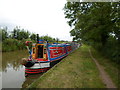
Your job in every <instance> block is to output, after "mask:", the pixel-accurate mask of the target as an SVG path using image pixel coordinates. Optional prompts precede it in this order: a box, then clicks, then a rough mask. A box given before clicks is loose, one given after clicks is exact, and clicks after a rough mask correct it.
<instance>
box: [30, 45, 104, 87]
mask: <svg viewBox="0 0 120 90" xmlns="http://www.w3.org/2000/svg"><path fill="white" fill-rule="evenodd" d="M28 88H105V85H104V84H103V82H102V80H101V78H100V76H99V71H98V69H97V67H96V65H95V63H94V61H93V60H92V59H91V57H90V55H89V51H88V47H87V46H85V45H84V46H82V47H80V48H79V49H77V50H75V51H74V52H72V53H71V54H70V55H69V56H67V57H66V58H64V59H63V60H62V61H61V62H60V63H58V64H57V65H56V66H54V67H53V68H51V69H50V70H49V71H48V72H46V73H45V74H43V75H42V76H41V77H40V78H38V79H37V80H36V81H35V82H33V83H32V84H31V85H30V86H29V87H28Z"/></svg>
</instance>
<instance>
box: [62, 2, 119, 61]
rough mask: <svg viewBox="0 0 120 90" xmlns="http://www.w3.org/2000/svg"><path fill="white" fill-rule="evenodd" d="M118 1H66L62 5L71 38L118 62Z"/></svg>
mask: <svg viewBox="0 0 120 90" xmlns="http://www.w3.org/2000/svg"><path fill="white" fill-rule="evenodd" d="M119 11H120V2H67V3H66V4H65V6H64V14H65V18H67V19H68V24H69V26H71V27H73V29H72V30H71V31H70V34H71V36H73V40H77V41H78V40H80V41H81V42H82V43H85V44H88V45H90V46H92V47H93V48H95V49H96V50H97V51H99V52H100V53H101V54H102V55H103V56H106V57H108V58H110V59H111V60H112V61H114V62H117V63H120V15H119Z"/></svg>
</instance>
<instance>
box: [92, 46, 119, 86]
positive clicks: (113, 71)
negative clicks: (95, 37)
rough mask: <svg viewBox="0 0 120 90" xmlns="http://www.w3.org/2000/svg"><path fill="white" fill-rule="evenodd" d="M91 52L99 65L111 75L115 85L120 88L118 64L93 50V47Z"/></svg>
mask: <svg viewBox="0 0 120 90" xmlns="http://www.w3.org/2000/svg"><path fill="white" fill-rule="evenodd" d="M91 52H92V55H93V57H94V58H95V59H96V60H97V61H98V62H99V63H100V65H102V66H103V67H104V70H105V71H106V72H107V73H108V75H109V76H110V77H111V79H112V81H113V82H114V83H115V85H116V86H117V87H119V88H120V78H119V74H120V73H119V72H120V70H119V68H120V66H118V64H117V63H115V62H112V61H111V60H109V59H107V58H105V57H104V56H102V55H100V53H99V52H97V51H96V50H94V49H93V48H91Z"/></svg>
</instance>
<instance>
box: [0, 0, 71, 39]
mask: <svg viewBox="0 0 120 90" xmlns="http://www.w3.org/2000/svg"><path fill="white" fill-rule="evenodd" d="M65 3H66V0H0V20H2V18H4V20H6V22H11V23H14V24H17V25H19V26H22V27H24V28H27V29H28V30H29V31H30V32H35V33H39V34H40V35H46V34H48V35H50V36H52V37H55V38H56V37H58V38H60V39H62V40H72V39H71V37H70V34H69V31H70V27H69V26H68V25H67V23H66V22H67V21H66V20H65V18H64V17H65V16H64V11H63V10H62V9H63V7H64V4H65ZM3 22H5V21H3Z"/></svg>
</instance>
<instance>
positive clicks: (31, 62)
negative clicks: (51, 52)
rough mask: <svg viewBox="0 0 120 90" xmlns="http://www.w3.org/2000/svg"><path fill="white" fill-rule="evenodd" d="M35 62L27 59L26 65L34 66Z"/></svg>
mask: <svg viewBox="0 0 120 90" xmlns="http://www.w3.org/2000/svg"><path fill="white" fill-rule="evenodd" d="M34 64H35V62H33V61H27V63H26V64H25V65H24V66H25V67H32V66H33V65H34Z"/></svg>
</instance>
